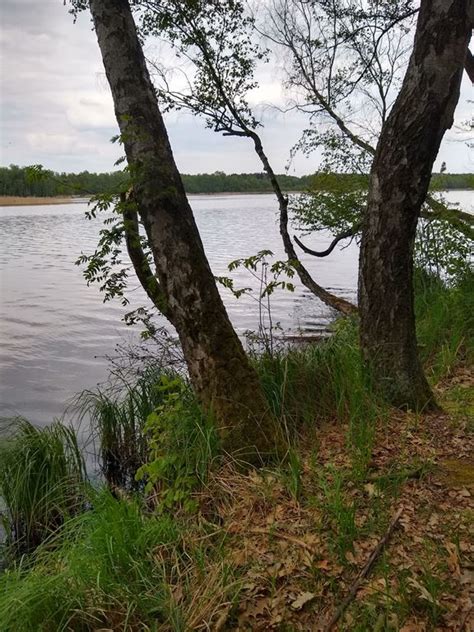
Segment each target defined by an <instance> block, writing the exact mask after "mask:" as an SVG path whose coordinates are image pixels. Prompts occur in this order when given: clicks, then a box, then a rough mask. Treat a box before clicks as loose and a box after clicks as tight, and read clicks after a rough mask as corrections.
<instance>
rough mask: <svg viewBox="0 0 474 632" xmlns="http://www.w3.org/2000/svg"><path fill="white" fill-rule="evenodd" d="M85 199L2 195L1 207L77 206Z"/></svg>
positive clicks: (0, 197) (0, 199) (0, 196)
mask: <svg viewBox="0 0 474 632" xmlns="http://www.w3.org/2000/svg"><path fill="white" fill-rule="evenodd" d="M84 199H85V198H75V197H72V196H62V197H34V196H26V197H21V196H19V195H0V206H40V205H46V204H77V203H78V202H83V201H84Z"/></svg>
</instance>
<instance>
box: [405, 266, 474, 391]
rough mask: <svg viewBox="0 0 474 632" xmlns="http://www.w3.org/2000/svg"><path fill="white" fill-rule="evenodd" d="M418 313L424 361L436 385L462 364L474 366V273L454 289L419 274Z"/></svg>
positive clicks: (418, 330)
mask: <svg viewBox="0 0 474 632" xmlns="http://www.w3.org/2000/svg"><path fill="white" fill-rule="evenodd" d="M415 310H416V317H417V336H418V341H419V345H420V353H421V358H422V361H423V363H424V365H425V368H426V371H427V374H428V376H429V378H430V379H431V381H432V382H433V383H436V382H438V381H439V380H441V379H442V378H443V377H446V376H448V375H449V374H450V373H451V371H452V370H453V368H454V367H455V366H456V365H457V364H458V363H459V362H460V361H464V362H466V363H468V364H472V363H473V362H474V337H473V335H472V332H473V331H474V272H469V273H466V274H465V276H464V278H462V279H461V280H460V281H459V282H458V283H457V284H456V285H455V286H452V287H449V286H447V285H446V284H445V283H444V282H443V281H442V280H441V279H439V278H438V277H436V276H431V275H428V274H423V273H420V272H418V273H417V274H416V275H415Z"/></svg>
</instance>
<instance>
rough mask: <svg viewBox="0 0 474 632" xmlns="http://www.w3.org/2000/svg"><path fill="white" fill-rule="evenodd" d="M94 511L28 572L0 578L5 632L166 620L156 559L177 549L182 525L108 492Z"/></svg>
mask: <svg viewBox="0 0 474 632" xmlns="http://www.w3.org/2000/svg"><path fill="white" fill-rule="evenodd" d="M91 504H92V508H91V509H90V510H89V511H87V512H85V513H83V514H81V515H79V516H77V517H76V518H74V519H71V520H70V521H69V522H68V523H66V524H65V525H64V526H63V528H62V529H61V531H60V532H59V533H58V535H57V536H56V538H55V539H54V541H53V542H51V543H50V546H49V547H48V548H46V547H40V548H39V549H38V550H37V552H36V554H35V555H34V557H33V561H32V562H30V564H29V565H28V566H27V567H24V566H22V565H21V564H20V565H18V566H17V567H16V568H14V569H13V570H10V571H6V572H5V573H4V574H3V575H2V576H0V621H1V629H2V632H26V630H38V631H41V630H44V631H46V630H55V631H57V632H61V631H63V630H64V631H66V630H78V631H79V630H81V631H82V630H91V631H92V630H98V629H109V630H138V629H140V630H146V629H150V628H148V627H147V625H149V626H152V625H153V626H154V625H155V623H156V622H158V621H160V619H161V620H162V621H163V620H164V618H165V609H166V602H167V597H168V589H167V587H166V586H165V584H164V582H163V568H162V565H161V562H157V560H156V559H155V557H156V553H157V550H158V549H159V548H161V547H166V546H169V545H176V543H177V541H178V539H179V530H178V528H177V526H176V524H175V523H174V522H173V521H172V519H171V518H167V517H161V518H160V519H156V518H154V517H150V516H147V515H145V514H144V513H143V511H142V508H141V507H140V506H139V504H138V503H137V502H134V501H132V500H123V499H122V500H117V499H115V498H113V497H112V496H111V494H109V493H108V492H100V493H99V494H97V495H96V496H95V497H94V498H93V499H92V501H91ZM53 545H54V546H53ZM153 629H156V628H153Z"/></svg>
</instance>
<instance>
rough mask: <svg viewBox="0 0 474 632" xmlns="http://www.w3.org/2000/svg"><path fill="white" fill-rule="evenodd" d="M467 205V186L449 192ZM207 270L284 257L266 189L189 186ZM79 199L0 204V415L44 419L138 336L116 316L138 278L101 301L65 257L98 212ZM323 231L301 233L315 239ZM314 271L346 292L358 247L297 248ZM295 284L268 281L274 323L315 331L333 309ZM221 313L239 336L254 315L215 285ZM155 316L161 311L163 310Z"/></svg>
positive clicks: (249, 301)
mask: <svg viewBox="0 0 474 632" xmlns="http://www.w3.org/2000/svg"><path fill="white" fill-rule="evenodd" d="M448 197H449V199H450V201H451V202H460V203H461V204H462V205H463V208H466V206H467V208H469V205H470V208H471V210H472V192H471V191H457V192H451V193H449V194H448ZM190 201H191V205H192V207H193V210H194V213H195V217H196V221H197V224H198V227H199V230H200V233H201V236H202V240H203V242H204V246H205V249H206V253H207V256H208V258H209V261H210V264H211V267H212V270H213V272H214V274H216V275H227V276H232V278H233V279H234V285H235V287H236V288H240V287H249V286H251V287H254V288H255V289H257V290H258V282H257V281H256V279H254V278H253V277H252V276H251V275H250V273H248V272H246V271H245V270H242V269H238V270H236V271H234V272H233V273H229V272H228V271H227V265H228V264H229V262H231V261H232V260H234V259H237V258H241V257H248V256H250V255H253V254H256V253H257V252H258V251H260V250H263V249H269V250H272V251H273V252H274V254H275V259H284V258H285V257H284V253H283V248H282V245H281V240H280V236H279V232H278V213H277V207H276V203H275V200H274V197H273V196H272V195H227V196H219V195H212V196H208V195H202V196H190ZM86 209H87V204H86V203H74V204H65V205H51V206H48V205H45V206H30V207H28V206H23V207H18V206H16V207H1V208H0V243H1V250H0V295H1V306H0V416H3V417H6V416H12V415H22V416H24V417H26V418H28V419H29V420H30V421H32V422H35V423H38V424H47V423H49V422H50V421H52V419H53V418H55V417H58V416H60V415H61V414H62V412H63V410H64V408H65V405H66V403H67V402H68V401H69V400H70V399H71V397H72V396H73V395H74V394H75V393H77V392H79V391H81V390H83V389H85V388H93V387H94V386H95V385H96V384H97V383H100V382H102V381H104V380H105V379H106V377H107V373H108V360H107V356H113V355H114V352H115V349H116V346H117V344H121V343H123V342H127V343H130V342H132V343H133V342H134V341H137V340H138V339H139V328H138V327H134V328H130V327H127V326H126V325H125V324H124V323H123V322H122V318H123V316H124V314H125V313H126V312H128V311H130V310H131V309H133V308H136V307H139V306H140V305H145V304H146V297H145V296H144V293H143V291H142V290H141V288H140V287H138V285H137V283H135V282H133V281H132V283H131V287H130V289H129V291H128V294H127V296H128V298H129V300H130V306H128V307H123V306H122V305H121V304H120V303H119V302H118V301H117V302H112V303H106V304H104V303H103V302H102V298H103V297H102V296H101V294H100V293H99V291H98V288H97V287H95V286H91V287H87V285H86V283H85V281H84V279H83V277H82V272H81V269H80V268H79V267H77V266H75V265H74V262H75V260H76V259H77V257H78V256H79V254H80V253H81V252H82V251H83V252H85V253H90V252H91V251H92V250H93V248H94V246H95V244H96V241H97V235H98V231H99V229H100V227H101V219H100V218H99V219H98V220H95V221H94V220H93V221H88V220H86V219H85V217H84V212H85V210H86ZM329 241H330V236H329V235H324V234H318V235H311V236H309V237H306V238H305V243H306V244H307V245H308V246H310V247H312V248H315V249H318V248H319V249H324V248H325V247H327V245H328V243H329ZM301 259H302V261H303V262H304V264H305V265H306V266H307V267H308V269H309V270H310V271H311V272H312V273H313V275H314V278H315V280H316V281H317V282H318V283H320V284H321V285H323V286H324V287H326V288H328V289H330V290H331V291H332V292H334V293H335V294H338V295H340V296H343V297H345V298H348V299H350V300H352V301H355V298H356V286H357V259H358V248H357V246H356V245H355V244H351V245H349V246H348V247H346V248H343V249H341V248H339V249H336V250H335V251H334V252H333V253H332V254H331V255H330V256H329V257H326V258H324V259H316V258H314V257H311V256H308V255H303V256H302V257H301ZM295 283H296V290H295V292H294V293H290V292H288V291H280V290H278V291H276V292H275V293H274V294H273V295H272V297H271V311H272V319H273V322H274V323H280V325H281V328H282V330H283V332H285V333H287V334H288V333H297V332H298V331H300V330H303V331H305V332H312V333H317V332H320V331H322V330H325V329H326V327H327V326H328V324H329V323H330V321H331V320H332V318H333V313H332V312H331V310H330V309H329V308H327V307H326V306H325V305H324V304H322V303H321V302H320V301H319V300H318V299H316V298H315V297H314V296H312V295H311V294H310V293H309V292H308V291H307V290H305V289H304V288H302V287H301V284H300V283H299V282H298V279H296V281H295ZM222 295H223V297H224V301H225V304H226V306H227V309H228V312H229V315H230V318H231V320H232V322H233V324H234V326H235V327H236V329H237V331H238V332H239V334H241V335H242V336H243V335H244V333H245V332H246V331H248V330H256V329H257V328H258V324H259V308H258V302H257V301H256V300H255V298H252V297H251V296H243V297H241V298H240V299H236V298H234V297H233V296H232V294H230V292H229V291H227V290H222ZM163 324H165V321H164V319H163Z"/></svg>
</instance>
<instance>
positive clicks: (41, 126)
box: [0, 0, 474, 175]
mask: <svg viewBox="0 0 474 632" xmlns="http://www.w3.org/2000/svg"><path fill="white" fill-rule="evenodd" d="M0 21H1V24H2V28H1V33H0V75H1V79H0V81H1V83H0V165H2V166H7V165H9V164H18V165H32V164H42V165H43V166H44V167H46V168H49V169H53V170H55V171H67V172H70V171H72V172H77V171H83V170H88V171H111V170H112V169H114V162H115V161H116V160H117V159H118V158H119V157H120V156H121V154H122V151H121V148H120V147H119V146H117V145H115V144H112V143H111V142H110V139H111V138H112V137H113V136H114V135H115V134H117V125H116V122H115V117H114V111H113V104H112V98H111V95H110V92H109V88H108V85H107V81H106V78H105V74H104V71H103V67H102V61H101V59H100V53H99V49H98V46H97V41H96V38H95V34H94V32H93V30H92V25H91V22H90V19H89V16H88V15H87V14H85V13H84V14H81V15H80V16H79V18H78V20H77V22H76V23H75V24H74V22H73V18H72V16H71V15H70V14H69V13H68V10H67V7H65V6H64V2H63V0H0ZM279 76H280V72H279V68H277V67H269V68H268V67H267V69H266V71H265V74H264V75H263V76H262V77H263V85H262V86H261V88H260V91H259V98H260V99H261V100H262V101H264V102H269V101H275V100H276V101H277V102H280V103H283V98H284V96H283V94H282V91H281V88H280V83H279ZM473 91H474V88H473V87H472V85H471V83H470V81H469V79H468V78H467V76H466V74H465V73H464V78H463V84H462V91H461V98H460V101H459V104H458V108H457V111H456V120H457V122H458V123H460V122H461V121H465V120H467V119H469V118H470V117H471V116H472V107H473V106H472V102H471V103H470V102H469V99H471V100H472V99H474V93H473ZM165 122H166V125H167V128H168V132H169V135H170V140H171V145H172V147H173V151H174V155H175V158H176V162H177V164H178V168H179V169H180V170H181V172H183V173H205V172H210V173H212V172H214V171H217V170H219V171H225V172H227V173H239V172H254V171H261V165H260V163H259V161H258V159H257V157H256V156H255V154H254V152H253V150H252V147H251V145H250V143H249V141H248V140H247V139H238V138H232V139H229V138H224V137H222V136H219V135H217V134H215V133H214V132H212V131H210V130H207V129H205V128H204V125H203V123H202V122H200V121H198V120H196V119H195V118H193V117H192V116H191V115H189V114H184V113H171V114H169V115H166V117H165ZM263 122H264V128H263V130H262V137H263V141H264V146H265V147H266V151H267V154H268V155H269V156H270V159H271V162H272V164H273V165H274V169H275V170H276V171H277V172H283V171H284V169H285V167H286V165H287V164H288V159H289V155H290V149H291V147H292V146H293V144H294V143H295V142H296V141H297V140H298V139H299V136H300V134H301V132H302V130H303V129H304V126H305V121H304V119H303V117H302V116H301V115H298V114H294V113H288V114H282V113H280V112H277V111H276V110H274V109H272V108H265V109H264V110H263ZM463 139H464V136H463V134H462V133H460V132H459V130H458V129H457V128H456V124H455V126H454V127H453V130H451V131H449V132H448V133H447V134H446V136H445V139H444V141H443V145H442V147H441V150H440V154H439V156H438V160H437V162H436V164H435V170H436V169H438V168H439V166H440V164H441V162H446V163H447V168H448V171H450V172H472V171H474V150H473V149H471V150H469V148H468V147H467V145H466V143H465V142H463ZM318 163H319V156H318V155H317V154H314V155H312V156H310V157H309V158H306V157H303V156H298V157H297V158H296V159H295V160H294V161H293V162H292V164H291V167H290V171H289V173H294V174H296V175H301V174H305V173H311V172H314V171H316V170H317V168H318Z"/></svg>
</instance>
